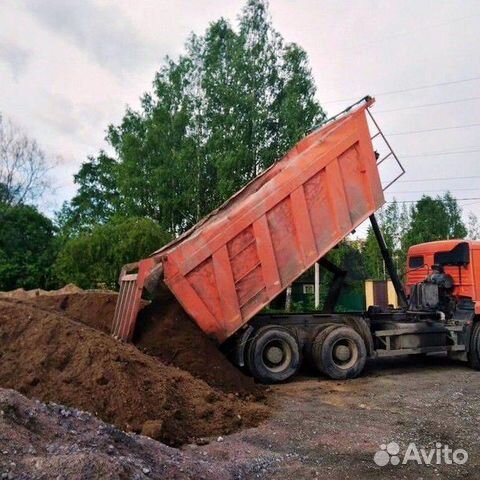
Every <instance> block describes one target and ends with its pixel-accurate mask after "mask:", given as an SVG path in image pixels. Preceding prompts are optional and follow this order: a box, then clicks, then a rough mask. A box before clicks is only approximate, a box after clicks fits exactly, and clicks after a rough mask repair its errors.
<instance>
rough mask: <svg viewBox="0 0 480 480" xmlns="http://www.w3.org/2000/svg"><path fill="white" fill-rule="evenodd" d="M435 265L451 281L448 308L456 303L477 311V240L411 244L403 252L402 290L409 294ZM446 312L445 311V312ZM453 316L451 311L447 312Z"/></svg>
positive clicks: (479, 276)
mask: <svg viewBox="0 0 480 480" xmlns="http://www.w3.org/2000/svg"><path fill="white" fill-rule="evenodd" d="M433 266H439V267H441V269H442V270H443V272H444V273H445V275H449V276H450V277H451V279H452V280H453V286H452V288H451V289H450V291H449V292H448V294H449V295H450V296H451V298H452V308H454V309H455V308H456V307H457V306H460V307H461V308H462V307H463V308H465V307H467V305H469V304H470V308H471V309H473V310H474V312H475V314H476V315H479V314H480V241H475V240H440V241H436V242H427V243H420V244H418V245H414V246H412V247H410V248H409V250H408V254H407V274H406V282H405V290H406V293H407V295H409V296H411V295H412V293H413V289H414V288H415V286H416V285H418V284H420V283H421V282H424V281H425V280H426V279H428V278H429V277H430V276H431V273H432V267H433ZM445 313H447V314H448V313H449V312H445ZM450 313H451V314H452V315H453V316H455V313H454V312H450Z"/></svg>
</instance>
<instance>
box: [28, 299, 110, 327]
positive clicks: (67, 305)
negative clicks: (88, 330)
mask: <svg viewBox="0 0 480 480" xmlns="http://www.w3.org/2000/svg"><path fill="white" fill-rule="evenodd" d="M117 298H118V295H117V294H116V293H115V292H107V291H105V292H102V291H81V292H74V293H55V294H51V295H41V296H38V297H35V298H32V299H27V300H31V301H32V302H34V303H35V305H38V306H40V307H42V308H49V309H53V310H57V311H60V312H63V313H65V314H66V315H68V316H69V317H70V318H72V319H73V320H76V321H78V322H81V323H84V324H85V325H88V326H90V327H92V328H96V329H97V330H100V331H101V332H105V333H108V334H109V333H110V332H111V329H112V322H113V314H114V313H115V304H116V303H117Z"/></svg>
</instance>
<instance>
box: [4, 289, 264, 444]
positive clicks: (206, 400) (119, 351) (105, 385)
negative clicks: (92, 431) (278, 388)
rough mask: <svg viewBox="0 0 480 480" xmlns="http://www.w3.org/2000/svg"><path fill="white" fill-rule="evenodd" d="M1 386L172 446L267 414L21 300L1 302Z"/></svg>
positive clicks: (249, 423)
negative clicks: (66, 406) (86, 414)
mask: <svg viewBox="0 0 480 480" xmlns="http://www.w3.org/2000/svg"><path fill="white" fill-rule="evenodd" d="M0 386H1V387H5V388H13V389H15V390H18V391H19V392H21V393H23V394H25V395H27V396H29V397H34V398H38V399H40V400H43V401H55V402H59V403H62V404H65V405H68V406H72V407H76V408H80V409H82V410H87V411H90V412H92V413H94V414H95V415H97V416H99V417H100V418H101V419H103V420H104V421H107V422H110V423H113V424H115V425H117V426H118V427H120V428H122V429H126V430H131V431H136V432H140V431H143V433H145V434H147V435H149V436H152V437H153V438H156V439H159V440H162V441H163V442H165V443H168V444H170V445H179V444H182V443H184V442H186V441H188V440H189V439H194V438H196V437H201V436H210V435H219V434H226V433H230V432H233V431H235V430H238V429H239V428H241V427H245V426H252V425H256V424H258V423H259V422H260V421H261V420H262V419H264V418H265V416H266V413H267V412H266V410H267V409H266V407H265V406H263V405H260V404H258V403H253V402H247V401H242V400H240V399H238V398H237V397H236V396H235V395H233V394H228V395H227V394H225V393H223V392H220V391H218V390H215V389H213V388H212V387H210V386H209V385H207V384H206V383H205V382H203V381H201V380H200V379H196V378H193V377H192V376H191V375H190V374H189V373H187V372H184V371H182V370H180V369H178V368H175V367H173V366H167V365H165V364H163V363H162V362H160V361H158V359H156V358H153V357H151V356H148V355H145V354H143V353H142V352H140V351H139V350H138V349H137V348H135V347H134V346H132V345H125V344H122V343H119V342H118V341H116V340H114V339H113V338H111V337H110V336H108V335H106V334H105V333H102V332H100V331H97V330H94V329H92V328H90V327H88V326H86V325H83V324H81V323H79V322H77V321H74V320H72V319H70V318H69V317H68V316H67V315H66V314H59V313H56V312H55V311H54V310H53V308H39V306H37V305H33V304H31V303H28V302H26V301H24V300H17V299H15V298H1V299H0Z"/></svg>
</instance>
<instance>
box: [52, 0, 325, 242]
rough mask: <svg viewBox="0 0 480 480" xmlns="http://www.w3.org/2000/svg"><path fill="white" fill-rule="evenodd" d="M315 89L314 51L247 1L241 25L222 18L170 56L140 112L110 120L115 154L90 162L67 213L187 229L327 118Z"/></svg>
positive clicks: (261, 3) (261, 6)
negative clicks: (287, 38) (289, 39)
mask: <svg viewBox="0 0 480 480" xmlns="http://www.w3.org/2000/svg"><path fill="white" fill-rule="evenodd" d="M314 95H315V86H314V82H313V78H312V75H311V72H310V69H309V66H308V58H307V55H306V53H305V52H304V51H303V50H302V49H301V48H300V47H299V46H297V45H294V44H285V42H284V40H283V39H282V37H281V36H280V35H279V33H278V32H276V31H275V29H274V28H273V26H272V23H271V20H270V16H269V13H268V3H267V1H266V0H248V1H247V3H246V6H245V8H244V9H243V11H242V14H241V16H240V18H239V23H238V28H237V29H234V28H233V27H232V26H231V25H230V24H229V22H227V21H226V20H224V19H220V20H218V21H216V22H213V23H212V24H211V25H210V26H209V27H208V29H207V31H206V32H205V34H204V35H203V36H197V35H194V34H192V35H191V36H190V38H189V39H188V41H187V43H186V45H185V53H184V54H183V55H182V56H180V57H179V58H178V59H176V60H172V59H168V58H167V60H166V62H165V64H164V65H163V66H162V68H161V69H160V70H159V72H158V73H157V74H156V76H155V80H154V82H153V91H152V92H151V93H149V94H145V95H144V96H143V97H142V102H141V108H140V109H139V111H133V110H131V109H127V111H126V113H125V115H124V117H123V119H122V121H121V122H120V124H119V125H112V126H110V127H109V129H108V136H107V140H108V142H109V144H110V145H111V146H112V147H113V150H114V155H113V156H112V157H111V158H110V159H108V160H107V159H106V158H105V157H104V156H99V157H98V158H96V159H89V160H88V162H86V163H85V164H84V165H83V166H82V169H81V171H80V172H79V174H78V175H77V176H76V178H75V181H76V183H77V185H78V186H79V193H78V194H77V195H76V196H75V197H74V199H73V200H72V202H71V203H70V204H69V205H68V206H66V207H65V208H64V209H63V211H62V215H61V217H62V221H63V222H65V223H67V224H68V223H69V222H70V223H73V224H78V223H79V222H78V221H77V220H78V219H81V221H80V224H81V225H82V228H88V224H89V225H95V224H97V223H102V222H105V221H106V220H107V219H108V218H111V217H113V216H115V215H116V214H118V213H120V212H121V213H122V214H123V215H133V216H139V217H148V218H151V219H154V220H155V221H157V222H158V223H159V224H160V225H161V227H162V228H163V229H165V230H168V231H169V232H171V233H172V234H175V235H176V234H179V233H181V232H183V231H185V230H186V229H188V228H189V227H191V226H192V225H194V224H195V223H196V222H197V221H199V220H200V219H201V218H202V217H203V216H205V215H206V214H207V213H209V212H210V211H211V210H212V209H214V208H216V207H217V206H219V205H220V204H221V203H222V202H224V201H225V200H226V199H227V198H228V197H229V196H231V195H232V194H233V193H234V192H236V191H237V190H239V189H240V188H241V187H242V186H243V185H244V184H245V183H247V182H248V181H249V180H251V179H252V178H253V177H255V176H256V175H257V174H258V173H259V172H260V171H262V170H264V169H265V168H267V167H269V166H270V165H271V164H272V163H273V162H274V161H275V160H276V159H278V158H279V157H281V156H282V155H283V154H284V153H285V152H286V151H287V150H288V149H289V148H290V147H292V146H293V145H294V144H295V143H296V142H297V141H298V140H299V139H300V138H301V137H302V136H303V135H305V133H306V132H307V131H308V130H309V129H311V128H312V127H313V126H314V125H315V124H317V123H318V122H319V121H320V120H322V119H323V118H324V112H323V110H322V109H321V107H320V105H319V104H318V103H317V102H316V101H315V99H314ZM104 167H105V168H104ZM99 169H101V170H102V171H101V172H98V170H99ZM105 169H106V170H107V171H108V174H107V175H106V174H105ZM87 172H91V173H92V175H85V173H87Z"/></svg>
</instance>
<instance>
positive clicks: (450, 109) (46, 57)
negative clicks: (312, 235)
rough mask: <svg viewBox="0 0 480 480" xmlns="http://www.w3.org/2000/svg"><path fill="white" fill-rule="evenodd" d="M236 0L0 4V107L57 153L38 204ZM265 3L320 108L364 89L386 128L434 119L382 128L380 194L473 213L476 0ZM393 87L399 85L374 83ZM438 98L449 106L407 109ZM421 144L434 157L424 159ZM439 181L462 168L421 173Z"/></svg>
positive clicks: (440, 174) (479, 10) (479, 95)
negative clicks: (393, 179) (386, 154)
mask: <svg viewBox="0 0 480 480" xmlns="http://www.w3.org/2000/svg"><path fill="white" fill-rule="evenodd" d="M243 3H244V2H243V1H240V0H229V1H228V2H227V1H225V0H191V1H186V0H175V1H174V0H135V1H132V0H116V1H113V0H68V1H67V0H0V112H2V113H4V114H5V115H7V116H9V117H10V118H11V119H12V120H14V121H15V122H16V123H17V124H19V125H20V126H21V127H23V128H24V129H25V130H26V131H27V132H28V133H29V135H31V136H32V137H34V138H36V139H37V140H38V141H39V142H40V144H41V145H42V146H43V147H44V149H45V150H46V151H47V152H49V153H50V154H51V155H52V156H60V157H61V159H62V160H61V161H60V164H59V165H58V167H57V168H56V169H55V171H54V177H55V182H56V185H57V190H56V194H55V196H54V197H53V198H51V199H49V200H48V203H47V205H46V206H45V209H46V210H47V211H49V212H52V211H53V210H54V209H56V208H58V207H59V206H60V205H61V202H62V201H63V200H65V199H68V198H70V197H71V196H72V194H73V193H74V186H73V178H72V176H73V174H74V173H75V172H76V171H77V170H78V168H79V166H80V164H81V162H82V161H85V159H86V158H87V156H88V155H94V154H96V153H97V152H98V150H99V149H100V148H105V147H106V145H105V142H104V139H103V138H104V135H105V130H106V128H107V126H108V124H109V123H116V122H119V121H120V119H121V117H122V114H123V112H124V110H125V106H126V105H130V106H132V107H133V108H136V107H137V106H138V98H139V97H140V95H141V94H142V93H143V92H145V91H147V90H149V89H150V85H151V82H152V80H153V77H154V73H155V71H157V70H158V68H159V66H160V65H161V63H162V60H163V58H164V57H165V55H170V56H172V57H176V56H177V55H178V54H179V53H180V52H181V51H182V47H183V43H184V41H185V39H186V37H187V36H188V34H189V32H190V31H195V32H196V33H203V31H204V30H205V28H206V27H207V25H208V23H209V22H210V21H213V20H216V19H218V18H219V17H221V16H224V17H226V18H228V19H230V20H231V21H232V22H235V19H236V16H237V14H238V13H239V12H240V10H241V7H242V5H243ZM270 10H271V14H272V18H273V23H274V26H275V28H276V29H277V30H278V31H279V32H280V33H281V34H282V35H283V36H284V38H285V39H286V40H287V41H295V42H297V43H299V44H300V45H301V46H302V47H303V48H305V49H306V51H307V52H308V54H309V56H310V62H311V66H312V71H313V75H314V77H315V81H316V85H317V89H318V90H317V97H318V100H319V101H320V102H321V103H322V105H323V106H324V107H325V108H326V109H327V111H328V113H329V114H334V113H336V112H337V111H339V110H342V109H343V108H344V107H345V106H347V105H349V104H350V103H352V102H353V101H354V100H356V99H358V98H360V97H362V96H364V95H365V94H372V95H374V96H376V98H377V104H376V106H375V109H374V113H375V111H378V113H377V114H376V118H377V120H378V121H379V123H380V124H381V126H382V129H383V131H384V132H385V133H386V134H387V135H388V134H395V133H402V132H412V131H417V130H425V129H427V130H428V129H442V130H434V131H430V132H423V133H421V132H416V133H411V134H408V135H391V136H389V137H388V138H389V140H390V141H391V143H392V146H393V147H394V149H395V151H396V152H397V154H398V156H399V157H400V159H401V160H402V161H403V163H404V165H405V167H406V169H407V174H406V175H405V176H404V177H403V179H402V180H404V181H403V182H402V183H397V184H396V185H394V186H393V187H391V189H390V191H391V192H392V193H389V194H388V196H387V198H388V199H391V198H392V197H393V192H398V193H395V196H396V198H397V199H399V200H415V199H418V198H420V196H421V195H422V193H427V194H432V195H436V194H438V193H442V192H443V191H445V190H447V189H450V190H451V191H452V193H453V194H454V195H455V196H456V197H457V198H468V199H472V200H462V201H460V204H461V205H462V206H464V207H465V212H468V211H469V210H472V211H473V212H474V213H476V214H477V215H480V182H479V180H480V162H479V160H480V108H479V107H480V28H479V26H480V1H479V0H463V1H441V0H435V1H433V0H432V1H430V0H415V1H413V0H388V1H387V0H383V1H380V0H376V1H374V0H350V1H348V2H347V1H339V0H317V1H315V0H296V1H293V0H271V2H270ZM473 78H475V80H470V79H473ZM464 80H467V81H464ZM457 81H461V82H458V83H451V84H448V85H443V86H436V87H432V88H424V89H417V90H412V89H414V88H416V87H422V86H425V85H432V84H439V83H446V82H457ZM397 90H407V91H404V92H402V93H395V94H393V93H392V94H390V93H385V92H392V91H397ZM459 100H461V101H459ZM440 102H449V103H443V104H441V105H434V106H429V107H422V108H413V109H405V107H410V106H413V107H416V106H418V105H425V104H438V103H440ZM393 109H401V110H398V111H395V112H383V113H382V111H384V110H393ZM472 124H473V125H474V126H470V127H465V125H472ZM449 127H461V128H451V129H445V130H443V129H444V128H449ZM465 150H468V151H470V152H469V153H455V154H449V155H445V154H444V153H446V152H452V151H453V152H458V151H465ZM432 153H441V154H440V155H431V156H422V154H432ZM413 155H415V156H413ZM446 177H469V178H460V179H451V180H436V181H430V179H437V178H446ZM412 180H414V181H412ZM400 192H401V193H400Z"/></svg>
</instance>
